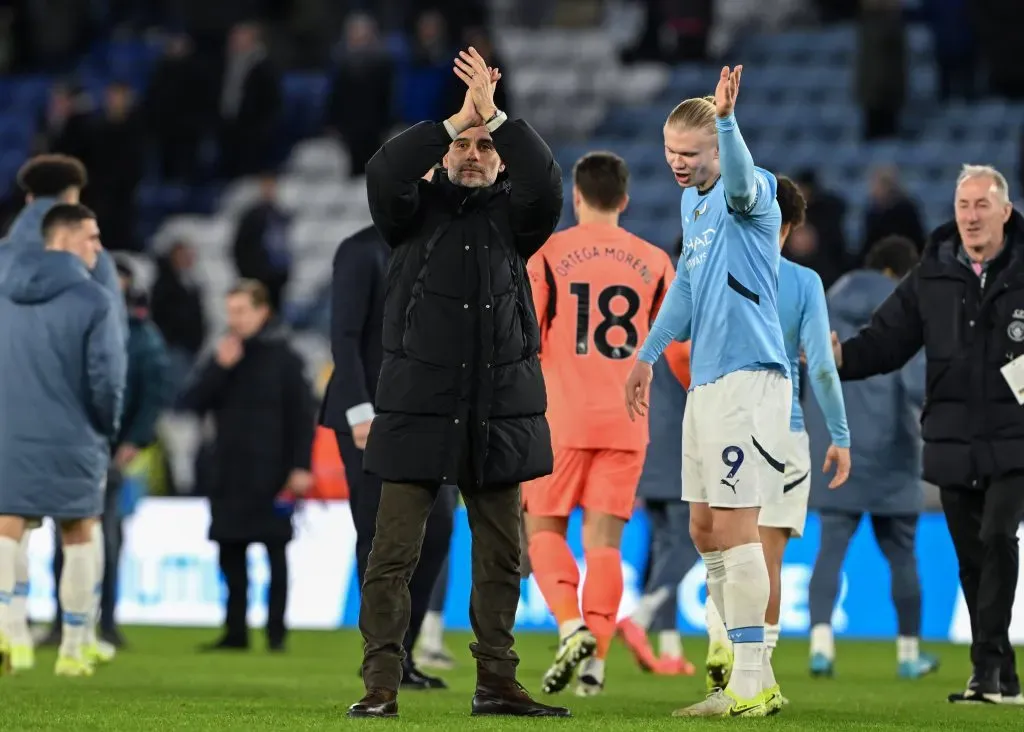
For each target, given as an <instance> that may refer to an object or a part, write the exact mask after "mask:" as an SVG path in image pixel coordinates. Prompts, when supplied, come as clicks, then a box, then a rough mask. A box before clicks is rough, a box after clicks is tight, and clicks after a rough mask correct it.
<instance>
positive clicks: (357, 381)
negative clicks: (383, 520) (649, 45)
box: [320, 171, 455, 690]
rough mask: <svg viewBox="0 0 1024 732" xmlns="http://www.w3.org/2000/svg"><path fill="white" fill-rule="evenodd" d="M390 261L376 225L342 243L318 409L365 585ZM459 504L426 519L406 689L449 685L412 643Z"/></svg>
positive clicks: (414, 582) (414, 583) (376, 484)
mask: <svg viewBox="0 0 1024 732" xmlns="http://www.w3.org/2000/svg"><path fill="white" fill-rule="evenodd" d="M430 177H431V178H432V177H433V171H431V174H430ZM387 260H388V248H387V246H386V245H385V244H384V240H383V239H381V238H380V234H378V233H377V230H376V229H375V228H374V227H373V226H368V227H366V228H365V229H361V230H360V231H358V232H356V233H355V234H353V235H352V236H350V237H349V238H348V239H346V240H345V241H343V242H342V243H341V244H340V245H339V246H338V250H337V251H336V252H335V254H334V271H333V274H332V276H331V353H332V356H333V358H334V370H333V372H332V373H331V379H330V381H329V382H328V383H327V390H326V393H325V394H324V400H323V404H322V406H321V408H320V424H322V425H323V426H325V427H327V428H329V429H331V430H333V431H334V434H335V438H336V439H337V441H338V452H339V453H340V455H341V460H342V463H343V464H344V466H345V479H346V481H347V482H348V491H349V500H348V503H349V508H350V509H351V511H352V523H353V524H354V525H355V529H356V570H357V576H358V578H359V586H360V587H362V585H363V579H364V577H365V576H366V564H367V561H368V559H369V557H370V547H371V546H372V545H373V537H374V534H375V532H376V529H377V508H378V506H379V505H380V490H381V480H380V478H379V477H378V476H376V475H374V474H372V473H368V472H366V471H365V470H364V469H363V450H364V448H365V447H366V438H367V435H369V434H370V425H371V423H372V422H373V418H374V411H373V398H374V395H375V394H376V392H377V380H378V379H379V378H380V364H381V358H382V355H383V353H382V345H381V330H382V329H383V326H384V290H385V285H386V280H385V270H386V269H387ZM454 508H455V507H454V505H452V502H451V496H450V493H449V492H448V491H442V492H441V500H438V501H437V503H436V504H435V505H434V509H433V510H432V511H431V512H430V517H429V518H428V519H427V525H426V532H425V533H424V537H423V551H422V552H421V555H420V561H419V563H418V564H417V565H416V569H415V571H413V573H412V579H411V580H410V582H409V594H410V596H411V608H412V612H411V619H410V622H409V630H408V632H407V633H406V635H405V641H404V643H403V648H404V650H405V660H404V662H403V664H402V688H403V689H410V690H413V689H438V688H441V689H443V688H446V686H445V683H444V682H443V681H442V680H441V679H439V678H436V677H434V676H429V675H427V674H424V673H422V672H421V671H420V670H419V669H417V668H416V666H415V665H414V664H413V662H412V649H413V646H415V645H416V639H417V637H418V636H419V632H420V627H421V626H422V625H423V618H424V616H426V614H427V608H428V606H429V605H430V596H431V592H432V590H433V587H434V583H435V580H436V579H437V576H438V574H439V573H440V571H441V567H442V565H443V564H444V560H445V557H446V556H447V550H448V544H449V542H450V541H451V534H452V511H453V509H454Z"/></svg>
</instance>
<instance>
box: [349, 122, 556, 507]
mask: <svg viewBox="0 0 1024 732" xmlns="http://www.w3.org/2000/svg"><path fill="white" fill-rule="evenodd" d="M492 137H493V139H494V145H495V148H496V149H497V151H498V154H499V155H500V156H501V159H502V160H503V161H507V164H508V167H507V173H506V174H503V175H502V176H501V177H500V178H499V180H498V182H497V183H496V184H495V185H493V186H490V187H488V188H481V189H471V188H464V187H461V186H457V185H454V184H453V183H451V182H450V181H449V180H448V176H447V174H446V173H445V172H444V171H441V172H439V173H437V174H436V175H435V176H434V178H433V180H432V181H429V182H428V181H425V180H422V179H421V176H422V175H423V173H424V172H425V171H427V170H429V169H430V167H431V166H432V165H434V164H435V163H437V162H438V161H440V160H441V158H442V157H443V156H444V154H445V153H446V152H447V150H448V145H449V143H450V142H451V140H450V138H449V137H448V134H447V132H446V131H445V129H444V126H443V125H441V124H435V123H431V122H422V123H420V124H418V125H415V126H414V127H411V128H410V129H408V130H406V131H405V132H403V133H402V134H400V135H398V136H397V137H395V138H394V139H392V140H390V141H389V142H387V143H386V144H385V145H384V146H383V147H382V148H381V149H380V150H379V151H378V152H377V154H376V155H374V157H373V158H372V159H371V160H370V162H369V164H368V165H367V170H366V185H367V189H368V195H369V202H370V213H371V215H372V216H373V222H374V224H375V225H376V227H377V229H378V231H379V232H380V234H381V236H383V238H384V240H385V241H386V242H387V243H388V245H389V246H391V247H392V251H391V256H390V259H389V261H388V271H387V294H386V297H385V305H384V330H383V341H384V361H383V364H382V367H381V373H380V381H379V382H378V385H377V393H376V399H375V409H376V412H377V416H376V418H375V419H374V422H373V426H372V428H371V430H370V436H369V439H368V441H367V446H366V452H365V455H364V468H365V469H366V470H367V471H369V472H372V473H375V474H377V475H378V476H380V477H381V478H383V479H384V480H389V481H406V482H425V483H454V482H456V481H459V482H460V483H461V484H462V485H461V487H462V488H463V489H464V490H473V489H478V488H480V487H481V486H500V485H507V484H511V483H518V482H521V481H524V480H529V479H531V478H536V477H539V476H542V475H547V474H548V473H550V472H551V469H552V453H551V436H550V432H549V429H548V424H547V420H546V418H545V416H544V413H545V411H546V409H547V395H546V393H545V390H544V379H543V376H542V375H541V370H540V363H539V361H538V358H537V353H538V349H539V342H540V331H539V328H538V326H537V315H536V313H535V312H534V308H533V297H532V294H531V292H530V284H529V278H528V277H527V275H526V262H527V260H528V259H529V257H530V256H531V255H532V254H533V253H534V252H536V251H537V250H538V249H539V248H540V247H541V245H542V244H543V243H544V242H545V241H546V240H547V238H548V237H549V236H550V235H551V233H552V231H554V229H555V226H556V225H557V224H558V218H559V215H560V213H561V209H562V179H561V170H560V169H559V167H558V164H557V163H555V161H554V159H553V158H552V156H551V151H550V150H549V149H548V147H547V145H546V144H545V143H544V141H543V140H541V138H540V137H539V136H538V135H537V134H536V133H535V132H534V131H533V129H531V128H530V126H529V125H527V124H526V123H525V122H523V121H521V120H515V121H512V120H510V121H507V122H505V123H504V124H502V125H501V126H500V127H499V128H498V129H497V130H495V131H494V133H493V135H492ZM467 466H468V467H467Z"/></svg>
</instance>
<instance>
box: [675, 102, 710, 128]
mask: <svg viewBox="0 0 1024 732" xmlns="http://www.w3.org/2000/svg"><path fill="white" fill-rule="evenodd" d="M665 126H666V127H675V128H677V129H682V130H707V131H708V132H714V131H715V98H714V97H713V96H707V97H694V98H692V99H685V100H683V101H682V102H680V103H679V104H677V105H676V108H675V109H673V110H672V111H671V112H670V113H669V115H668V119H667V120H665Z"/></svg>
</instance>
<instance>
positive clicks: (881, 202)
mask: <svg viewBox="0 0 1024 732" xmlns="http://www.w3.org/2000/svg"><path fill="white" fill-rule="evenodd" d="M869 185H870V191H869V194H870V197H871V198H870V202H869V204H868V208H867V211H866V212H865V214H864V243H863V244H862V245H861V251H860V255H859V256H858V257H857V260H858V261H859V262H863V261H864V259H865V257H866V255H867V252H868V251H869V250H870V249H871V247H872V246H873V245H874V244H875V242H877V241H879V240H880V239H882V238H884V237H886V236H904V237H906V238H907V239H910V241H912V242H914V246H915V247H917V251H918V253H920V252H921V251H922V249H923V248H924V240H925V233H924V226H923V225H922V224H921V215H920V214H919V213H918V210H917V204H916V203H914V201H913V200H911V198H910V195H909V194H908V193H907V192H906V190H904V188H903V185H902V184H901V183H900V174H899V170H897V169H896V167H895V166H892V165H883V166H880V167H877V168H875V169H874V170H872V171H871V179H870V184H869Z"/></svg>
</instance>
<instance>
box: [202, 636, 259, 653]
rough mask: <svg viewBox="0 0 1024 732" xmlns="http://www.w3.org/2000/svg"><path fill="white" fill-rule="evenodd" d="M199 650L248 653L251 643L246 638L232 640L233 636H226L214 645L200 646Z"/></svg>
mask: <svg viewBox="0 0 1024 732" xmlns="http://www.w3.org/2000/svg"><path fill="white" fill-rule="evenodd" d="M199 650H200V651H203V652H212V651H248V650H249V641H248V640H247V639H245V638H232V637H231V636H227V635H226V636H224V637H223V638H221V639H220V640H218V641H214V642H213V643H205V644H203V645H201V646H199Z"/></svg>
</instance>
